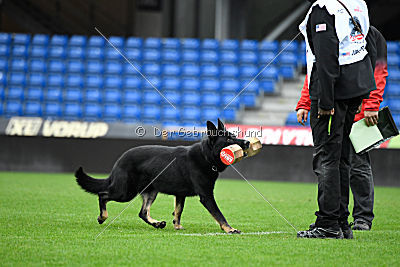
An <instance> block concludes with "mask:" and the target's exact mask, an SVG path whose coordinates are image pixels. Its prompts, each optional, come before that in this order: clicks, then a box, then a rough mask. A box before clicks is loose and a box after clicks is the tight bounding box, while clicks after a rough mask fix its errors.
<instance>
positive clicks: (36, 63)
mask: <svg viewBox="0 0 400 267" xmlns="http://www.w3.org/2000/svg"><path fill="white" fill-rule="evenodd" d="M29 72H31V73H32V72H38V73H44V72H46V61H44V60H43V59H32V60H31V61H30V62H29Z"/></svg>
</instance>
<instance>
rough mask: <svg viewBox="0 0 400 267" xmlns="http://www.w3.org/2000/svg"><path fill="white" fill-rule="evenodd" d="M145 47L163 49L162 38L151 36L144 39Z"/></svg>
mask: <svg viewBox="0 0 400 267" xmlns="http://www.w3.org/2000/svg"><path fill="white" fill-rule="evenodd" d="M144 48H146V49H147V48H151V49H161V39H160V38H155V37H150V38H147V39H146V40H145V41H144Z"/></svg>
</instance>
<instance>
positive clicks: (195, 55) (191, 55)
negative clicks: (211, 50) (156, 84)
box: [182, 50, 200, 63]
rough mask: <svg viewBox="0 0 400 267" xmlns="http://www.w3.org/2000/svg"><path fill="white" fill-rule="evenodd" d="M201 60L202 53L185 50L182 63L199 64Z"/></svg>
mask: <svg viewBox="0 0 400 267" xmlns="http://www.w3.org/2000/svg"><path fill="white" fill-rule="evenodd" d="M199 60H200V53H199V51H197V50H183V51H182V62H188V63H198V62H199Z"/></svg>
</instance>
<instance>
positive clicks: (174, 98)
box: [163, 90, 182, 106]
mask: <svg viewBox="0 0 400 267" xmlns="http://www.w3.org/2000/svg"><path fill="white" fill-rule="evenodd" d="M163 94H164V96H165V98H166V99H168V101H169V102H171V103H172V104H173V105H175V106H179V105H180V104H181V100H182V95H181V94H180V93H179V92H178V91H176V90H168V91H165V92H163Z"/></svg>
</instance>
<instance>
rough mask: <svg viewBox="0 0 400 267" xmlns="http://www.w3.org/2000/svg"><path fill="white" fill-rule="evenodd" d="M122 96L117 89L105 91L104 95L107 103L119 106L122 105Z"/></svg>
mask: <svg viewBox="0 0 400 267" xmlns="http://www.w3.org/2000/svg"><path fill="white" fill-rule="evenodd" d="M121 99H122V95H121V92H120V91H119V90H117V89H105V90H104V95H103V101H104V102H105V103H110V104H111V103H113V104H119V103H121Z"/></svg>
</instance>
